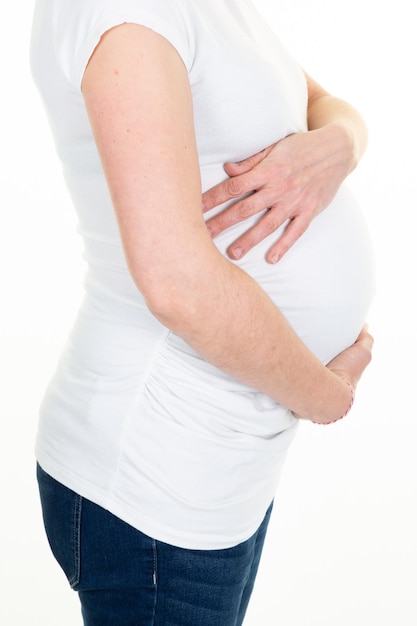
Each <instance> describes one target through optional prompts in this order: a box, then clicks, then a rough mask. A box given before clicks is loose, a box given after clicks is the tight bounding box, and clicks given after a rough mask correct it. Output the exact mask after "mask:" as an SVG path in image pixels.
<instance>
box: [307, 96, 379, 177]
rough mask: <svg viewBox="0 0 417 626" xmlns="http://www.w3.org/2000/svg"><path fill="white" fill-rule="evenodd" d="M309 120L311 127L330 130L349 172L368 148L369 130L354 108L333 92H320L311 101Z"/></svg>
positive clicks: (330, 136)
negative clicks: (332, 94) (332, 93)
mask: <svg viewBox="0 0 417 626" xmlns="http://www.w3.org/2000/svg"><path fill="white" fill-rule="evenodd" d="M307 123H308V129H309V130H319V129H326V131H327V132H328V136H329V141H331V145H332V147H333V150H334V153H335V154H337V155H338V158H339V159H340V161H341V162H343V163H344V164H345V167H346V173H347V174H349V173H350V172H351V171H352V170H353V169H355V167H356V165H357V164H358V163H359V161H360V159H361V157H362V155H363V153H364V152H365V149H366V145H367V129H366V126H365V123H364V121H363V119H362V117H361V116H360V114H359V113H358V111H356V109H355V108H354V107H352V106H351V105H350V104H348V103H347V102H345V101H344V100H340V99H339V98H335V97H334V96H331V95H330V94H323V95H320V96H318V97H315V98H312V99H310V101H309V105H308V116H307Z"/></svg>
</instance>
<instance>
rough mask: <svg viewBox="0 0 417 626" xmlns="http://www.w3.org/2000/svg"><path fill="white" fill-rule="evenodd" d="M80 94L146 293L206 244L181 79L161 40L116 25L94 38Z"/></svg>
mask: <svg viewBox="0 0 417 626" xmlns="http://www.w3.org/2000/svg"><path fill="white" fill-rule="evenodd" d="M82 91H83V96H84V100H85V103H86V107H87V112H88V115H89V118H90V122H91V126H92V130H93V134H94V138H95V142H96V144H97V147H98V151H99V154H100V157H101V160H102V164H103V168H104V172H105V175H106V178H107V183H108V187H109V191H110V194H111V197H112V201H113V204H114V208H115V212H116V216H117V219H118V223H119V229H120V234H121V238H122V243H123V247H124V250H125V254H126V258H127V261H128V265H129V268H130V271H131V273H132V276H133V278H134V280H135V281H136V283H137V285H138V287H139V288H140V289H141V290H142V291H143V293H144V295H145V297H147V296H149V297H152V290H153V289H154V288H157V287H158V286H159V285H161V288H162V289H163V288H164V285H167V284H168V285H169V284H171V282H172V281H173V280H180V279H181V276H180V270H181V267H182V266H183V265H185V264H186V265H188V266H189V265H190V264H189V262H188V259H189V258H192V255H193V254H194V252H195V248H196V247H197V246H198V245H199V242H200V241H201V239H203V240H205V241H206V242H207V245H208V242H210V243H211V241H210V238H209V236H208V234H207V233H206V229H205V226H204V221H203V216H202V210H201V182H200V172H199V164H198V156H197V149H196V141H195V134H194V122H193V110H192V99H191V93H190V85H189V80H188V73H187V71H186V68H185V66H184V64H183V62H182V60H181V58H180V56H179V54H178V53H177V51H176V50H175V49H174V47H173V46H172V45H171V44H170V43H169V42H168V41H167V40H166V39H164V38H163V37H161V36H160V35H158V34H156V33H155V32H153V31H152V30H150V29H148V28H145V27H142V26H138V25H133V24H123V25H122V26H118V27H115V28H114V29H112V30H110V31H108V32H107V33H106V34H105V35H104V36H103V38H102V39H101V41H100V43H99V45H98V46H97V48H96V49H95V51H94V53H93V55H92V57H91V59H90V62H89V64H88V66H87V68H86V71H85V74H84V78H83V83H82Z"/></svg>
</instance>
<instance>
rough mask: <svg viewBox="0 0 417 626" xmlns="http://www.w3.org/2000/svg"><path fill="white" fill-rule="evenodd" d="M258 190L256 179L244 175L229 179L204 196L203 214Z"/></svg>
mask: <svg viewBox="0 0 417 626" xmlns="http://www.w3.org/2000/svg"><path fill="white" fill-rule="evenodd" d="M256 188H257V181H256V180H255V178H254V177H252V176H250V175H248V174H243V175H241V176H234V177H233V178H227V179H226V180H225V181H223V182H222V183H219V184H218V185H215V187H212V188H211V189H209V190H208V191H206V192H205V193H204V194H203V213H206V212H207V211H210V209H213V208H214V207H216V206H219V205H220V204H223V203H224V202H227V201H228V200H232V199H234V198H236V199H237V198H240V197H241V196H244V195H246V194H247V193H250V192H251V191H254V190H255V189H256Z"/></svg>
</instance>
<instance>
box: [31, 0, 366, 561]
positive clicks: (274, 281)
mask: <svg viewBox="0 0 417 626" xmlns="http://www.w3.org/2000/svg"><path fill="white" fill-rule="evenodd" d="M123 22H134V23H138V24H142V25H145V26H148V27H149V28H151V29H153V30H155V31H156V32H158V33H160V34H161V35H162V36H164V37H166V38H167V39H168V40H169V41H170V42H171V43H172V44H173V46H174V47H175V48H176V49H177V50H178V52H179V54H180V55H181V57H182V59H183V61H184V64H185V66H186V68H187V70H188V73H189V78H190V84H191V88H192V95H193V103H194V112H195V113H194V114H195V128H196V136H197V145H198V152H199V159H200V166H201V176H202V181H203V189H204V190H206V189H208V188H210V187H211V186H212V185H214V184H216V183H218V182H220V181H221V180H224V178H225V173H224V170H223V164H224V163H225V162H226V161H237V160H240V159H242V158H244V157H247V156H249V155H251V154H253V153H255V152H257V151H259V150H261V149H262V148H264V147H266V146H268V145H270V144H272V143H273V142H275V141H277V140H278V139H280V138H282V137H285V136H286V135H288V134H290V133H294V132H303V131H306V129H307V127H306V106H307V99H306V98H307V90H306V82H305V79H304V75H303V73H302V71H301V69H300V68H299V66H298V65H297V63H296V62H295V61H294V60H293V59H292V58H291V56H290V55H289V54H288V53H287V52H286V50H285V49H284V48H283V47H282V45H281V44H280V42H279V41H278V39H277V38H276V36H275V35H274V33H272V31H271V30H270V29H269V27H268V25H267V24H266V23H265V22H264V21H263V20H262V19H261V17H260V16H259V15H258V14H257V12H256V10H255V9H254V8H253V6H252V5H251V3H250V1H249V0H210V1H207V0H38V2H37V4H36V8H35V16H34V25H33V37H32V50H31V58H32V68H33V74H34V77H35V80H36V82H37V84H38V87H39V90H40V92H41V94H42V97H43V99H44V103H45V107H46V110H47V113H48V116H49V120H50V124H51V128H52V131H53V135H54V138H55V142H56V147H57V152H58V154H59V157H60V158H61V160H62V163H63V171H64V175H65V179H66V182H67V185H68V188H69V191H70V193H71V196H72V198H73V202H74V205H75V208H76V210H77V213H78V219H79V231H80V234H81V235H82V237H83V239H84V243H85V258H86V261H87V265H88V270H87V275H86V280H85V293H86V295H85V300H84V303H83V305H82V307H81V310H80V312H79V316H78V318H77V320H76V323H75V326H74V329H73V330H72V332H71V334H70V337H69V340H68V344H67V346H66V348H65V350H64V352H63V355H62V358H61V360H60V362H59V364H58V367H57V371H56V374H55V376H54V377H53V380H52V381H51V384H50V386H49V388H48V390H47V393H46V396H45V399H44V402H43V404H42V407H41V415H40V424H39V432H38V437H37V445H36V454H37V458H38V460H39V462H40V464H41V465H42V467H43V468H44V469H45V470H46V471H47V472H49V473H50V474H51V475H52V476H54V477H55V478H56V479H57V480H59V481H60V482H62V483H63V484H65V485H67V486H68V487H70V488H72V489H74V490H75V491H77V492H78V493H80V494H81V495H83V496H85V497H87V498H89V499H91V500H93V501H94V502H96V503H97V504H99V505H101V506H103V507H105V508H107V509H108V510H110V511H111V512H113V513H114V514H116V515H117V516H119V517H120V518H121V519H123V520H125V521H126V522H128V523H130V524H131V525H133V526H134V527H136V528H138V529H139V530H141V531H142V532H144V533H146V534H148V535H151V536H152V537H155V538H157V539H159V540H161V541H165V542H168V543H171V544H174V545H178V546H182V547H187V548H198V549H215V548H226V547H229V546H232V545H235V544H237V543H239V542H241V541H244V540H245V539H247V538H248V537H249V536H250V535H251V534H252V533H253V532H254V531H255V530H256V528H257V527H258V525H259V524H260V522H261V520H262V518H263V516H264V514H265V511H266V509H267V507H268V506H269V504H270V502H271V500H272V499H273V497H274V493H275V490H276V486H277V482H278V478H279V474H280V470H281V467H282V463H283V461H284V458H285V454H286V451H287V449H288V446H289V444H290V442H291V441H292V439H293V437H294V434H295V430H296V425H297V420H296V419H295V418H294V417H293V416H292V414H291V413H290V412H289V411H288V410H287V409H285V408H284V407H282V406H280V405H277V404H276V403H275V402H274V401H273V400H272V399H271V398H269V397H267V396H265V395H263V394H261V393H259V392H257V391H256V390H254V389H251V388H249V387H247V386H245V385H243V384H242V383H240V382H238V381H236V380H235V379H233V378H232V377H230V376H228V375H226V374H225V373H223V372H222V371H220V370H218V369H217V368H215V367H213V366H212V365H210V364H208V363H207V362H205V361H204V360H203V359H201V358H200V356H199V355H198V354H196V353H195V352H194V351H193V350H192V349H191V348H190V347H188V346H187V345H186V344H185V343H184V342H183V341H182V340H181V339H180V338H179V337H178V336H176V335H175V334H174V333H172V332H170V331H169V330H168V329H167V328H165V327H164V326H162V325H161V324H160V323H159V322H158V321H157V320H156V319H155V318H154V317H153V316H152V315H151V314H150V313H149V311H148V309H147V308H146V305H145V303H144V300H143V298H142V296H141V294H140V293H139V291H138V290H137V288H136V287H135V285H134V283H133V280H132V278H131V277H130V275H129V272H128V269H127V266H126V262H125V258H124V254H123V249H122V246H121V242H120V238H119V233H118V229H117V225H116V220H115V216H114V213H113V209H112V205H111V201H110V197H109V194H108V190H107V187H106V182H105V179H104V175H103V172H102V168H101V165H100V160H99V157H98V154H97V151H96V147H95V144H94V141H93V137H92V133H91V130H90V125H89V122H88V119H87V115H86V111H85V107H84V102H83V98H82V95H81V91H80V84H81V80H82V76H83V72H84V69H85V67H86V64H87V62H88V60H89V58H90V56H91V54H92V51H93V50H94V48H95V46H96V45H97V43H98V42H99V39H100V37H101V35H102V34H103V33H104V32H105V31H106V30H108V29H109V28H111V27H113V26H115V25H117V24H120V23H123ZM216 210H219V209H215V210H213V212H212V213H210V214H209V215H208V217H209V216H210V215H212V214H214V212H215V211H216ZM256 219H257V218H253V220H252V221H255V220H256ZM250 223H251V221H248V222H246V223H244V224H238V225H236V226H234V227H232V228H230V229H228V230H227V231H226V232H224V233H223V234H221V235H220V236H219V237H217V239H216V241H215V244H216V245H217V246H218V248H219V250H220V251H221V252H222V253H223V254H225V250H226V248H227V246H228V245H229V244H230V243H231V242H232V241H234V240H235V239H236V237H237V236H238V235H239V234H240V233H242V232H243V231H245V230H246V229H247V228H248V227H249V225H250ZM276 238H277V233H274V234H273V235H271V236H270V237H269V238H268V239H267V240H265V241H264V242H262V243H261V244H259V245H258V246H257V247H256V248H255V249H254V250H252V251H251V252H250V253H249V254H248V255H247V256H246V257H245V258H244V259H243V260H241V261H240V262H238V263H237V264H238V265H239V266H240V267H241V268H242V269H243V270H245V271H246V272H248V273H249V274H250V275H251V276H253V277H254V278H255V279H256V280H257V282H258V283H259V284H260V285H261V286H262V287H263V289H265V291H266V292H267V293H268V294H269V295H270V297H271V298H272V299H273V301H274V302H275V303H276V305H277V306H278V307H279V308H280V309H281V310H282V312H283V313H284V314H285V315H286V317H287V318H288V320H289V321H290V323H291V324H292V326H293V327H294V328H295V330H296V332H297V333H298V334H299V335H300V336H301V337H302V339H303V340H304V341H305V343H306V344H307V345H308V346H309V347H310V348H311V350H312V351H313V352H314V353H315V354H316V355H317V356H318V357H319V358H320V359H321V360H322V361H323V362H327V361H329V360H330V359H331V358H332V357H333V356H335V355H336V354H337V353H338V352H340V351H341V350H342V349H344V348H345V347H347V346H348V345H350V344H351V343H352V342H353V341H354V340H355V338H356V336H357V335H358V333H359V330H360V328H361V327H362V324H363V322H364V319H365V318H366V314H367V310H368V307H369V303H370V299H371V295H372V292H373V278H372V271H371V266H372V262H371V255H370V252H369V244H368V233H367V228H366V226H365V224H364V222H363V218H362V215H361V212H360V210H359V209H358V206H357V204H356V202H355V201H354V200H353V198H352V197H351V195H350V193H349V192H348V190H347V189H346V187H343V188H342V189H341V190H340V192H339V193H338V195H337V197H336V199H335V200H334V201H333V202H332V204H331V206H330V207H329V208H328V209H327V210H326V211H325V212H324V213H322V214H321V215H320V216H319V217H318V218H316V220H315V221H314V223H313V224H312V225H311V227H310V228H309V230H308V231H307V233H306V234H305V235H304V236H303V237H302V239H301V240H300V241H299V242H298V243H297V245H296V246H294V247H293V248H292V249H291V250H290V251H289V253H288V254H287V255H286V256H285V257H284V258H283V260H282V261H281V262H280V263H278V265H275V266H272V265H269V264H267V263H266V261H265V259H264V255H265V252H266V251H267V250H268V248H269V247H270V245H271V243H272V242H273V241H275V240H276ZM190 262H192V260H190ZM236 315H239V311H236ZM265 335H266V337H267V336H268V329H265ZM242 341H245V338H244V337H242Z"/></svg>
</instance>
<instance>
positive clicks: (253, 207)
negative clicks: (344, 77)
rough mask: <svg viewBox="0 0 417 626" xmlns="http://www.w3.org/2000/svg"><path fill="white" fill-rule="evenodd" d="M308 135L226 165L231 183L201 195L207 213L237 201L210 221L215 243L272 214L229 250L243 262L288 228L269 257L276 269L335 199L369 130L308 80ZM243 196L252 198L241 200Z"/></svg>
mask: <svg viewBox="0 0 417 626" xmlns="http://www.w3.org/2000/svg"><path fill="white" fill-rule="evenodd" d="M306 79H307V86H308V110H307V114H308V118H307V121H308V129H309V132H306V133H298V134H294V135H290V136H288V137H286V138H285V139H282V140H281V141H278V142H277V143H275V144H273V145H272V146H269V147H268V148H266V149H265V150H262V151H261V152H259V153H258V154H255V155H253V156H250V157H249V158H248V159H246V160H244V161H242V162H240V163H226V164H225V171H226V173H227V174H228V176H229V178H228V179H226V180H225V181H224V182H223V183H221V184H219V185H216V186H215V187H213V188H212V189H210V190H208V191H207V192H206V193H204V194H203V211H204V212H206V211H209V210H210V209H212V208H213V207H215V206H217V205H219V204H222V203H223V202H226V201H227V200H232V199H236V202H234V203H233V204H232V205H231V206H230V207H229V208H228V209H227V210H225V211H223V212H222V213H220V214H219V215H217V216H216V217H214V218H212V219H210V220H208V221H207V228H208V229H209V232H210V234H211V236H212V237H215V236H216V235H218V234H219V233H220V232H221V231H223V230H225V229H226V228H228V227H229V226H232V225H233V224H235V223H237V222H240V221H242V220H245V219H246V218H248V217H249V216H251V215H254V214H256V213H259V212H260V211H264V210H265V209H266V208H268V209H269V211H268V212H267V213H266V214H265V215H264V216H263V217H262V218H261V219H260V220H259V222H258V223H257V224H256V226H254V227H253V228H251V229H250V230H248V231H247V232H246V233H244V234H243V235H242V236H241V237H239V239H237V240H236V241H235V242H233V244H232V245H231V246H230V247H229V250H228V254H229V256H230V257H231V258H232V259H239V258H241V257H243V256H244V255H245V254H246V253H247V252H248V251H249V250H250V249H251V248H253V247H254V246H255V245H256V244H257V243H259V242H260V241H261V240H262V239H264V238H265V237H267V236H268V235H270V234H271V233H272V232H274V231H275V230H276V229H277V228H278V227H279V226H281V225H282V224H283V223H284V222H286V221H287V220H289V223H288V226H287V228H286V230H285V232H284V234H283V235H282V236H281V238H280V239H279V240H278V241H277V242H276V243H274V245H273V246H272V247H271V248H270V250H269V251H268V254H267V256H266V260H267V261H268V262H270V263H277V262H278V261H279V259H280V258H282V256H283V255H284V254H285V253H286V252H287V251H288V250H289V248H290V247H291V246H292V245H294V243H295V242H296V241H297V239H298V238H299V237H300V236H301V235H302V234H303V233H304V232H305V230H306V229H307V228H308V226H309V224H310V223H311V221H312V220H313V219H314V217H316V216H317V215H318V214H319V213H320V212H321V211H323V209H325V208H326V207H327V206H328V204H329V203H330V202H331V200H332V199H333V197H334V195H335V194H336V192H337V190H338V189H339V187H340V185H341V183H342V182H343V181H344V179H345V178H346V177H347V176H348V174H350V172H352V170H353V169H354V168H355V167H356V165H357V163H358V162H359V160H360V158H361V156H362V154H363V152H364V150H365V147H366V142H367V132H366V127H365V124H364V122H363V120H362V118H361V116H360V115H359V113H358V112H357V111H356V110H355V109H354V108H353V107H352V106H351V105H349V104H348V103H346V102H344V101H343V100H340V99H338V98H335V97H334V96H332V95H330V94H329V93H327V92H326V91H325V90H324V89H323V87H321V86H320V85H319V84H318V83H316V82H315V81H314V80H313V79H312V78H311V77H310V76H308V75H306ZM244 194H250V195H249V196H248V197H245V198H242V196H243V195H244Z"/></svg>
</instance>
